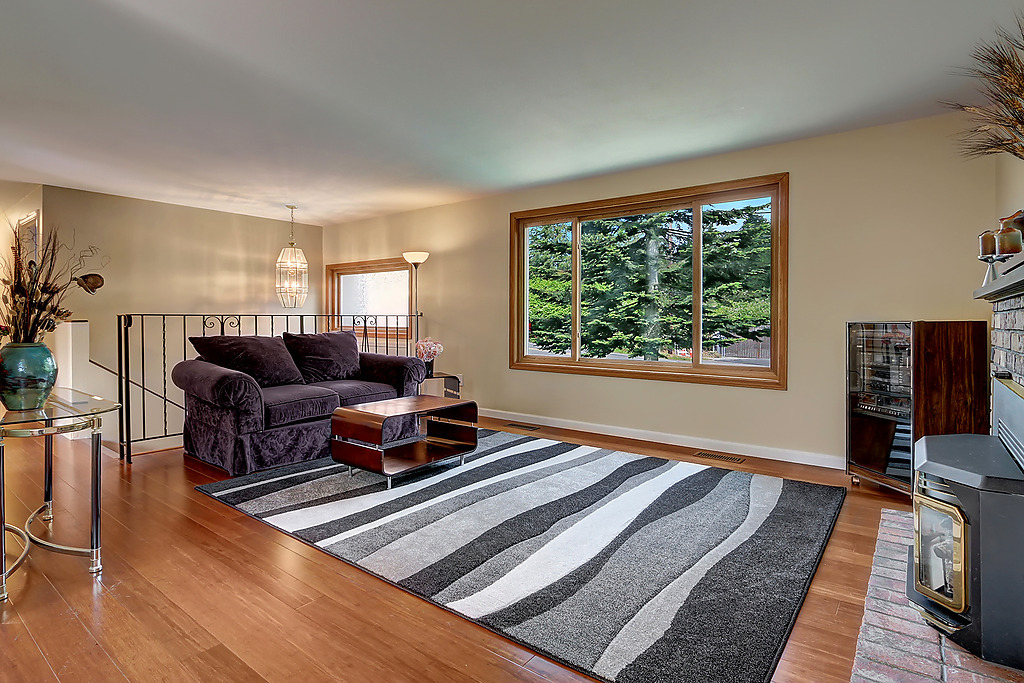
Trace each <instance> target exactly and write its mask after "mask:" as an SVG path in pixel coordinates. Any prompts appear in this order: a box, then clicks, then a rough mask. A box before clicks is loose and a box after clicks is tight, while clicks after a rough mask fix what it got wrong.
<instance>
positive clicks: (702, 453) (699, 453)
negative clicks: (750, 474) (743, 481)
mask: <svg viewBox="0 0 1024 683" xmlns="http://www.w3.org/2000/svg"><path fill="white" fill-rule="evenodd" d="M694 455H695V456H697V457H698V458H710V459H711V460H721V461H722V462H733V463H741V462H743V461H744V460H746V458H741V457H739V456H736V455H722V454H721V453H708V452H707V451H697V452H696V453H694Z"/></svg>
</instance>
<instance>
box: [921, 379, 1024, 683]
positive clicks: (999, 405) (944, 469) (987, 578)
mask: <svg viewBox="0 0 1024 683" xmlns="http://www.w3.org/2000/svg"><path fill="white" fill-rule="evenodd" d="M992 432H993V433H992V435H979V434H953V435H945V436H926V437H924V438H922V439H920V440H918V442H917V444H916V445H915V448H914V470H915V473H914V487H913V497H914V545H913V547H912V548H911V549H910V562H909V563H908V569H907V597H908V598H910V600H911V602H912V603H913V604H914V606H915V607H917V609H918V610H919V611H920V612H921V614H922V616H923V617H924V618H925V620H926V621H927V622H928V623H929V624H931V625H932V626H934V627H935V628H937V629H938V630H940V631H942V632H943V633H945V634H946V635H947V636H948V637H949V639H950V640H952V641H954V642H956V643H958V644H960V645H961V646H963V647H964V648H966V649H967V650H969V651H970V652H973V653H974V654H976V655H978V656H980V657H982V658H984V659H987V660H989V661H992V662H996V663H998V664H1004V665H1007V666H1012V667H1016V668H1019V669H1024V445H1022V439H1024V386H1021V385H1020V384H1017V383H1016V382H1013V381H1011V380H1007V379H997V380H996V381H995V382H994V383H993V393H992Z"/></svg>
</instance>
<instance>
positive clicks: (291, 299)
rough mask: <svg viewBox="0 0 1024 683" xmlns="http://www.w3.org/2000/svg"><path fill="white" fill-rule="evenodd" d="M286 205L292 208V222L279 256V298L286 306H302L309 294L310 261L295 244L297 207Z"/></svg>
mask: <svg viewBox="0 0 1024 683" xmlns="http://www.w3.org/2000/svg"><path fill="white" fill-rule="evenodd" d="M286 207H287V208H289V209H291V212H292V222H291V232H290V233H289V237H288V246H287V247H285V248H284V249H282V250H281V255H280V256H278V257H277V298H278V299H280V300H281V305H282V306H284V307H285V308H301V307H302V304H304V303H306V295H307V294H309V263H307V262H306V255H305V254H303V253H302V250H301V249H299V248H298V247H297V246H295V209H296V207H295V206H294V205H292V204H287V205H286Z"/></svg>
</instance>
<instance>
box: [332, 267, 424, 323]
mask: <svg viewBox="0 0 1024 683" xmlns="http://www.w3.org/2000/svg"><path fill="white" fill-rule="evenodd" d="M338 285H339V288H340V290H341V291H340V296H339V301H340V303H341V310H340V311H339V312H340V313H341V314H343V315H366V314H369V315H408V313H409V272H408V271H406V270H394V271H387V272H383V273H357V274H353V275H342V276H340V277H339V278H338ZM403 324H404V322H403Z"/></svg>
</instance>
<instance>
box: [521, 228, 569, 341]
mask: <svg viewBox="0 0 1024 683" xmlns="http://www.w3.org/2000/svg"><path fill="white" fill-rule="evenodd" d="M527 236H528V239H529V264H528V265H529V285H530V286H529V291H528V297H529V311H530V330H529V336H528V339H529V342H530V344H532V345H534V346H536V347H537V348H540V349H543V350H544V351H550V352H552V353H558V354H565V353H567V352H568V351H569V349H570V348H571V347H572V224H571V223H559V224H556V225H539V226H536V227H533V228H528V231H527Z"/></svg>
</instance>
